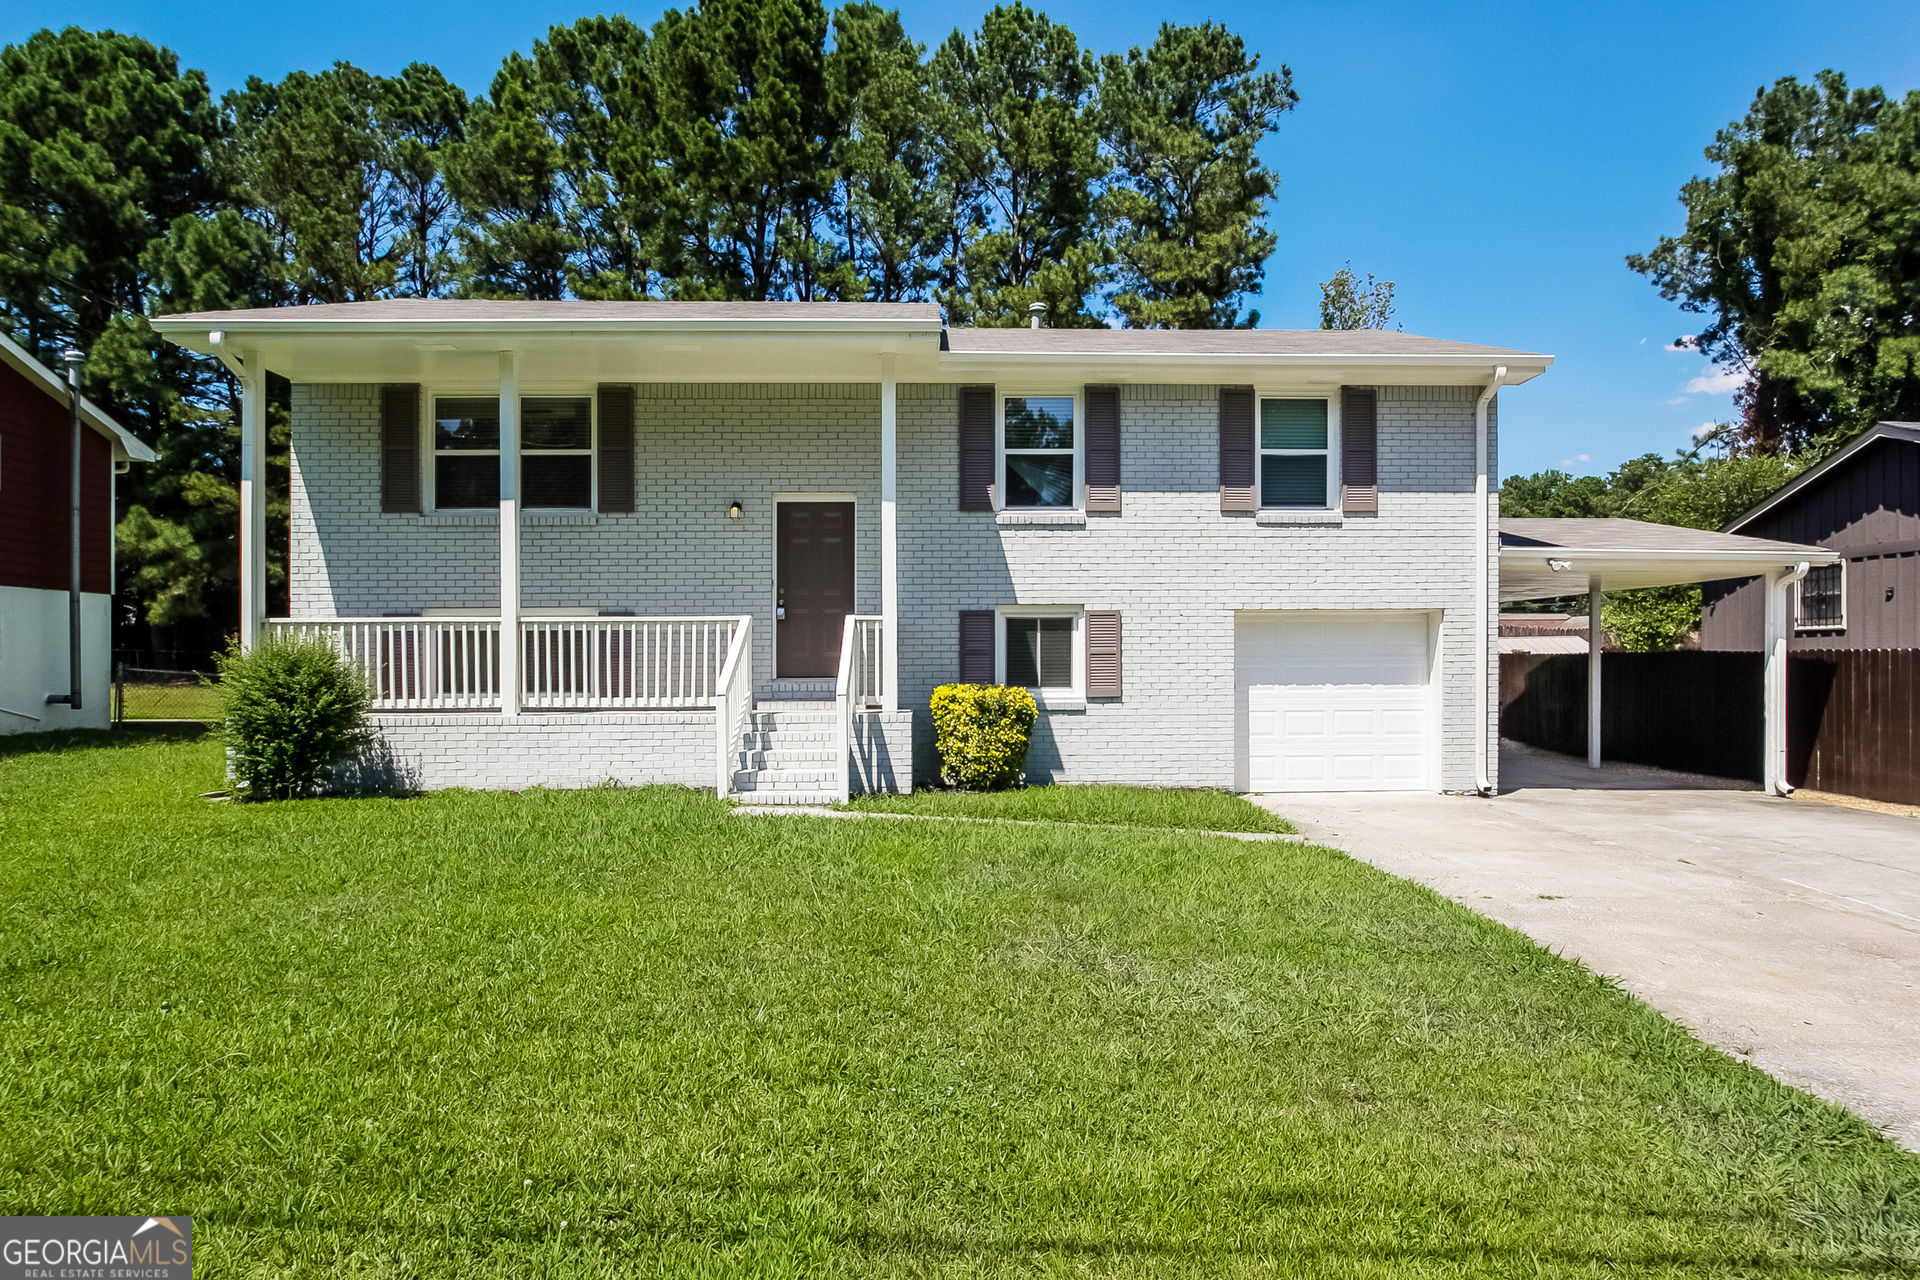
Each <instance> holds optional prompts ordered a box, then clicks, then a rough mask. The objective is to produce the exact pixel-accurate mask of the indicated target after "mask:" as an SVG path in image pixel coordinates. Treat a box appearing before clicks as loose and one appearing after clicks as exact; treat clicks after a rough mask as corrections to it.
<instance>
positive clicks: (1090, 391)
mask: <svg viewBox="0 0 1920 1280" xmlns="http://www.w3.org/2000/svg"><path fill="white" fill-rule="evenodd" d="M1086 402H1087V429H1086V436H1087V446H1086V447H1087V463H1086V475H1087V510H1089V511H1105V512H1111V513H1113V514H1115V515H1118V514H1119V512H1120V388H1118V387H1088V388H1087V394H1086Z"/></svg>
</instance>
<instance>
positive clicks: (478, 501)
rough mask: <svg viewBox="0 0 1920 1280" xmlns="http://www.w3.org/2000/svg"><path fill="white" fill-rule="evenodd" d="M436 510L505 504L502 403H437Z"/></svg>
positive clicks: (476, 399)
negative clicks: (501, 457) (501, 439)
mask: <svg viewBox="0 0 1920 1280" xmlns="http://www.w3.org/2000/svg"><path fill="white" fill-rule="evenodd" d="M433 505H434V506H436V507H440V508H449V509H456V510H457V509H459V508H462V507H497V506H499V505H500V398H499V397H498V396H439V397H436V398H435V400H434V402H433Z"/></svg>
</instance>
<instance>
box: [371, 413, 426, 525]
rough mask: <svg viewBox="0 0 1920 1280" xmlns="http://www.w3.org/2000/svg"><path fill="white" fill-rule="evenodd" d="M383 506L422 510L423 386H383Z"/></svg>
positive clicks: (394, 509)
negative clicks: (421, 388) (421, 387)
mask: <svg viewBox="0 0 1920 1280" xmlns="http://www.w3.org/2000/svg"><path fill="white" fill-rule="evenodd" d="M380 510H382V511H385V512H396V513H402V514H406V515H418V514H419V513H420V388H419V387H418V386H415V385H413V384H411V383H408V384H405V385H401V386H392V387H382V388H380Z"/></svg>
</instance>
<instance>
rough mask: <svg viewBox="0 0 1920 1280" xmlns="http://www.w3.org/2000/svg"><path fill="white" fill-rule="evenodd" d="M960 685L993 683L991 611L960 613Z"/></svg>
mask: <svg viewBox="0 0 1920 1280" xmlns="http://www.w3.org/2000/svg"><path fill="white" fill-rule="evenodd" d="M960 683H961V684H992V683H993V610H991V609H962V610H961V611H960Z"/></svg>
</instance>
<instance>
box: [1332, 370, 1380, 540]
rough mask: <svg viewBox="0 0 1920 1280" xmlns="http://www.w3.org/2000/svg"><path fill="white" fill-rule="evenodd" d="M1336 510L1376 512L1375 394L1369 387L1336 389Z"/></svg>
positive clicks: (1377, 443)
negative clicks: (1337, 493) (1337, 471)
mask: <svg viewBox="0 0 1920 1280" xmlns="http://www.w3.org/2000/svg"><path fill="white" fill-rule="evenodd" d="M1340 509H1341V510H1342V511H1344V512H1346V513H1347V514H1348V515H1376V514H1378V513H1379V511H1380V415H1379V395H1378V393H1377V392H1375V391H1374V389H1373V388H1372V387H1342V388H1340Z"/></svg>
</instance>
